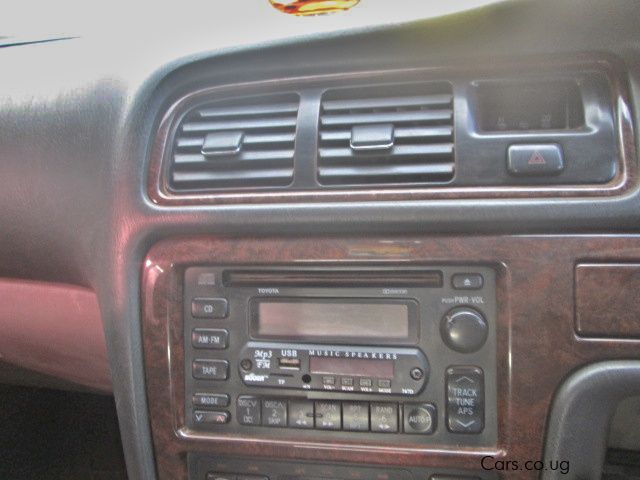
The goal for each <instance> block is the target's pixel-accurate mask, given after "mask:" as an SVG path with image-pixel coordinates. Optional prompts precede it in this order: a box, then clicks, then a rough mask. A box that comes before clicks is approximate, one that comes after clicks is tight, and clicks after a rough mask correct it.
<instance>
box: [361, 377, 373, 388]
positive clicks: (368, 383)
mask: <svg viewBox="0 0 640 480" xmlns="http://www.w3.org/2000/svg"><path fill="white" fill-rule="evenodd" d="M360 386H361V387H365V388H371V387H372V386H373V382H372V381H371V379H370V378H361V379H360Z"/></svg>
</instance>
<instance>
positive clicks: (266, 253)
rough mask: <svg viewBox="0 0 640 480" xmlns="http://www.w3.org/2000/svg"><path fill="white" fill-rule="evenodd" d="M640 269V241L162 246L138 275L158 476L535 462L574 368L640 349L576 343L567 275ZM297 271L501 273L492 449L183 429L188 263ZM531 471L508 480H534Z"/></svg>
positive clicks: (266, 241) (612, 342)
mask: <svg viewBox="0 0 640 480" xmlns="http://www.w3.org/2000/svg"><path fill="white" fill-rule="evenodd" d="M586 260H588V261H590V262H591V261H593V262H599V261H600V262H601V261H608V262H638V261H640V236H636V235H611V236H587V235H584V236H478V237H439V236H433V237H423V236H410V237H396V238H394V237H371V238H367V239H359V238H337V237H321V238H275V237H274V238H222V237H220V238H217V237H190V238H183V239H175V240H165V241H162V242H160V243H158V244H156V245H155V246H154V247H153V248H152V249H151V251H150V252H149V254H148V256H147V258H146V261H145V264H144V268H143V280H142V282H143V284H142V295H143V299H142V300H143V310H142V328H143V335H144V338H143V340H144V355H145V364H146V379H147V393H148V398H149V411H150V419H151V429H152V435H153V441H154V447H155V452H156V461H157V468H158V473H159V476H160V478H172V479H185V478H186V453H187V452H189V451H202V452H211V453H215V454H217V455H248V456H258V457H260V456H262V457H269V458H274V459H275V458H280V459H305V460H316V461H321V462H322V461H325V462H326V461H332V462H357V463H367V464H384V465H389V466H401V465H415V466H427V467H439V468H447V467H449V468H469V469H477V468H478V467H479V462H480V459H481V458H482V456H483V455H494V456H496V457H498V458H503V459H511V460H516V459H517V460H521V461H524V460H528V459H534V460H535V459H539V458H541V457H542V451H543V438H544V432H545V422H546V419H547V415H548V412H549V407H550V402H551V400H552V397H553V394H554V392H555V390H556V389H557V387H558V386H559V384H560V383H561V382H562V380H563V379H564V378H565V377H566V376H567V375H569V374H570V373H571V372H572V371H573V370H575V369H576V368H577V367H579V366H581V365H585V364H587V363H590V362H594V361H597V360H601V359H612V358H629V357H637V356H638V355H640V341H638V340H617V339H609V338H581V337H578V336H577V335H576V333H575V331H574V267H575V265H576V263H579V262H581V261H586ZM302 262H305V263H306V262H318V263H323V262H331V263H332V264H336V263H338V264H339V263H349V264H354V263H362V262H387V263H393V264H404V263H406V264H411V263H412V262H422V263H424V262H428V263H433V264H447V263H456V264H461V263H462V264H483V265H492V266H494V267H495V268H496V269H497V272H498V279H497V280H498V282H497V294H498V305H499V313H498V324H497V335H498V353H497V354H498V365H499V367H498V410H499V421H498V444H497V445H496V447H495V448H494V449H483V450H473V449H459V448H456V447H455V446H443V447H442V448H437V449H434V448H425V447H424V446H422V445H417V444H416V445H408V446H402V447H394V446H390V445H388V444H387V445H384V444H382V443H380V444H369V443H367V444H364V443H358V444H355V443H349V442H340V441H337V440H336V441H333V442H332V443H319V442H313V443H311V442H309V443H302V442H293V441H290V440H287V439H286V437H283V439H282V440H277V441H274V440H264V439H259V438H250V437H242V436H223V435H217V436H206V435H202V434H196V433H195V432H190V431H188V430H186V429H185V428H183V425H184V406H183V404H184V374H183V372H184V370H183V366H184V365H183V361H184V360H183V356H184V351H183V349H184V347H183V333H182V326H183V325H182V313H181V302H182V284H181V282H182V280H181V271H182V268H183V266H186V265H194V264H205V263H226V264H230V265H233V264H245V265H246V264H252V265H270V264H300V263H302ZM535 476H536V475H535V473H534V472H511V473H510V474H509V478H515V479H533V478H535Z"/></svg>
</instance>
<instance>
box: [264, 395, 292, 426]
mask: <svg viewBox="0 0 640 480" xmlns="http://www.w3.org/2000/svg"><path fill="white" fill-rule="evenodd" d="M262 425H264V426H265V427H286V426H287V401H286V400H276V399H264V400H262Z"/></svg>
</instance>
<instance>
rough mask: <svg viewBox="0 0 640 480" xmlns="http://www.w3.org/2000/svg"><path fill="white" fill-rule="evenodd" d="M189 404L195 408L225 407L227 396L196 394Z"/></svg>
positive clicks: (222, 394) (220, 394) (221, 394)
mask: <svg viewBox="0 0 640 480" xmlns="http://www.w3.org/2000/svg"><path fill="white" fill-rule="evenodd" d="M191 402H192V403H193V405H194V406H195V407H226V406H228V405H229V395H227V394H225V393H196V394H195V395H194V396H193V397H192V399H191Z"/></svg>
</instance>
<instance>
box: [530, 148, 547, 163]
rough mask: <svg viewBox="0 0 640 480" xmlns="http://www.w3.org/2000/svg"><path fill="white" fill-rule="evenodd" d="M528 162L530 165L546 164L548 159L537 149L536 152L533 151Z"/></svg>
mask: <svg viewBox="0 0 640 480" xmlns="http://www.w3.org/2000/svg"><path fill="white" fill-rule="evenodd" d="M527 164H529V165H546V164H547V161H546V160H545V159H544V157H543V156H542V154H541V153H540V152H539V151H537V150H536V151H535V152H533V155H531V158H530V159H529V161H528V162H527Z"/></svg>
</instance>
